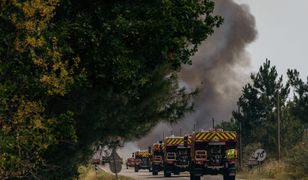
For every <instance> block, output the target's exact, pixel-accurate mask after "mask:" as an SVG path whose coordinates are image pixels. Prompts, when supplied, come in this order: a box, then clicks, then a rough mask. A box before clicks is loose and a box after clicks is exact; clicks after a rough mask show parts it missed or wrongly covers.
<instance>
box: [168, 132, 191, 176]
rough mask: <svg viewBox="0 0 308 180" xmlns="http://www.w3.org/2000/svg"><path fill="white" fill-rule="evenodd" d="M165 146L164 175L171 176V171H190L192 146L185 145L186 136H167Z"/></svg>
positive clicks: (176, 173) (177, 172) (174, 172)
mask: <svg viewBox="0 0 308 180" xmlns="http://www.w3.org/2000/svg"><path fill="white" fill-rule="evenodd" d="M164 146H165V147H164V176H165V177H170V176H171V173H173V174H175V175H178V174H180V172H184V171H189V164H190V157H189V155H190V146H187V145H186V146H185V145H184V137H183V136H181V137H179V136H177V137H176V136H171V137H166V138H165V140H164Z"/></svg>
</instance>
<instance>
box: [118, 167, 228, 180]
mask: <svg viewBox="0 0 308 180" xmlns="http://www.w3.org/2000/svg"><path fill="white" fill-rule="evenodd" d="M120 175H124V176H128V177H132V178H134V179H135V180H143V179H148V180H151V179H152V180H160V179H162V180H178V179H179V180H189V179H190V178H189V173H188V172H183V173H181V174H180V175H172V176H171V177H167V178H165V177H164V174H163V173H162V172H160V173H159V174H158V175H157V176H153V175H152V173H150V172H149V171H148V170H140V171H139V172H138V173H135V172H134V169H133V168H129V169H126V168H124V167H123V169H122V171H121V172H120ZM201 179H202V180H222V179H223V178H222V176H219V175H218V176H203V177H202V178H201Z"/></svg>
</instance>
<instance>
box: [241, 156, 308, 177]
mask: <svg viewBox="0 0 308 180" xmlns="http://www.w3.org/2000/svg"><path fill="white" fill-rule="evenodd" d="M238 177H239V178H244V179H249V180H273V179H279V180H299V179H298V178H296V177H295V176H294V175H293V174H292V170H291V169H290V168H289V167H288V165H287V164H286V163H284V162H280V163H279V162H278V161H269V162H267V163H264V164H263V165H260V166H258V167H254V168H253V169H252V170H247V169H246V170H243V171H242V172H240V173H239V174H238ZM302 180H308V177H307V178H303V179H302Z"/></svg>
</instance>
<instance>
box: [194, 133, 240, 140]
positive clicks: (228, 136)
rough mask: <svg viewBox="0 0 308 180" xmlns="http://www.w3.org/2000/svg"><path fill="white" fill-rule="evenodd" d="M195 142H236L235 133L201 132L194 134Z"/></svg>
mask: <svg viewBox="0 0 308 180" xmlns="http://www.w3.org/2000/svg"><path fill="white" fill-rule="evenodd" d="M193 138H194V140H195V141H236V140H237V133H236V132H235V131H199V132H194V133H193Z"/></svg>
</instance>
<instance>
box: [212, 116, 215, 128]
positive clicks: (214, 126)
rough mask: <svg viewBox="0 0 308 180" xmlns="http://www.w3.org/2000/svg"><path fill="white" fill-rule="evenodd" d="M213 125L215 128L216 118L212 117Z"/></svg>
mask: <svg viewBox="0 0 308 180" xmlns="http://www.w3.org/2000/svg"><path fill="white" fill-rule="evenodd" d="M212 126H213V129H215V119H214V118H212Z"/></svg>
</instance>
